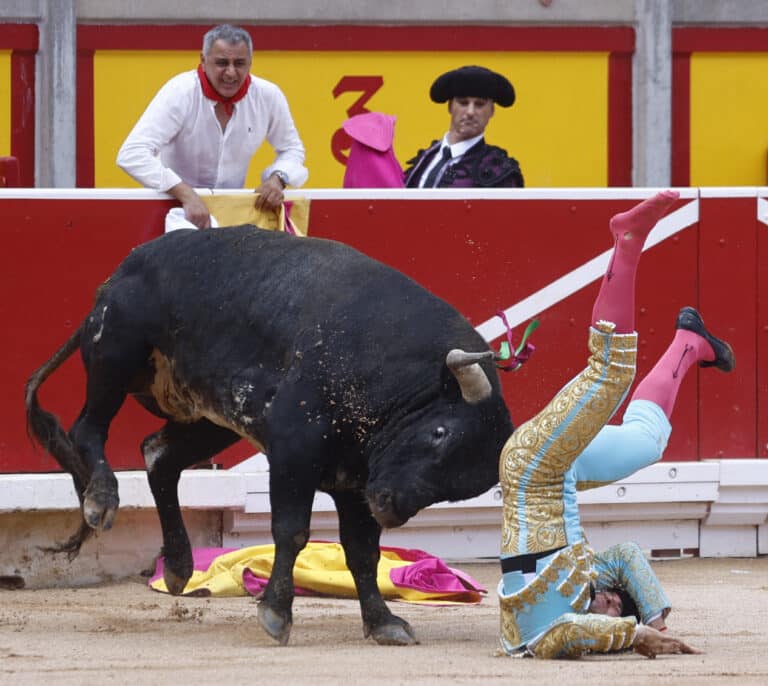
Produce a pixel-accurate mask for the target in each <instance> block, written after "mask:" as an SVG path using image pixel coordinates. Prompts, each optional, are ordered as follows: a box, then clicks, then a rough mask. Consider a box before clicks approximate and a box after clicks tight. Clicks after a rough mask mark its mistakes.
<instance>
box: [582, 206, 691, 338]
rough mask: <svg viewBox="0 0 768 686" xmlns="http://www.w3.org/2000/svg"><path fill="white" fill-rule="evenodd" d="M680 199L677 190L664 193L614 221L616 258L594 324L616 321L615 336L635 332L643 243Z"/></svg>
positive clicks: (605, 279)
mask: <svg viewBox="0 0 768 686" xmlns="http://www.w3.org/2000/svg"><path fill="white" fill-rule="evenodd" d="M678 197H680V194H679V193H677V192H676V191H663V192H661V193H657V194H656V195H655V196H653V197H652V198H648V199H647V200H643V202H641V203H640V204H639V205H636V206H635V207H633V208H632V209H630V210H627V211H626V212H622V213H621V214H617V215H615V216H614V217H613V218H612V219H611V222H610V230H611V233H612V234H613V236H614V240H615V243H614V246H613V255H612V256H611V261H610V263H609V264H608V269H607V271H606V273H605V276H604V277H603V282H602V284H601V285H600V292H599V293H598V295H597V300H595V305H594V308H593V310H592V323H593V324H594V323H596V322H598V321H600V320H603V321H609V322H613V323H614V324H615V325H616V329H615V331H616V333H631V332H632V331H634V330H635V275H636V273H637V264H638V262H639V261H640V255H641V254H642V252H643V244H644V243H645V239H646V238H647V237H648V234H649V233H650V232H651V229H653V227H654V226H656V222H658V221H659V219H661V218H662V217H663V216H664V215H665V214H666V212H667V210H668V209H669V208H670V207H671V206H672V204H673V203H674V202H675V200H677V199H678Z"/></svg>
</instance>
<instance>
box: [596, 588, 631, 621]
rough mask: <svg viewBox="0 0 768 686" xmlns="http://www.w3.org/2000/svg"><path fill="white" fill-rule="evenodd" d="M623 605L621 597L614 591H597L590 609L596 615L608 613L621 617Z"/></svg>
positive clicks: (611, 615) (610, 615)
mask: <svg viewBox="0 0 768 686" xmlns="http://www.w3.org/2000/svg"><path fill="white" fill-rule="evenodd" d="M623 609H624V608H623V607H622V603H621V598H620V597H619V594H618V593H615V592H614V591H597V592H596V593H595V597H594V599H593V600H592V602H591V603H590V604H589V611H590V612H591V613H593V614H596V615H608V616H609V617H621V611H622V610H623Z"/></svg>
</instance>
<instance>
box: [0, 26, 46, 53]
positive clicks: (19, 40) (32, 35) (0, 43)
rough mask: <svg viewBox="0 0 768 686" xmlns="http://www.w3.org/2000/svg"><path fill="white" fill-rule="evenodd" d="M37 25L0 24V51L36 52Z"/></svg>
mask: <svg viewBox="0 0 768 686" xmlns="http://www.w3.org/2000/svg"><path fill="white" fill-rule="evenodd" d="M37 46H38V31H37V24H0V50H33V51H34V50H37Z"/></svg>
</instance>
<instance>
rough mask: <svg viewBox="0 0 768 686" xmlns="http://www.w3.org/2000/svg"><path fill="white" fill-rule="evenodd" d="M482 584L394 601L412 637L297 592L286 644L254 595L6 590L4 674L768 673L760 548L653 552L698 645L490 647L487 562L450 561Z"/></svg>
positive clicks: (415, 676) (424, 678) (308, 677)
mask: <svg viewBox="0 0 768 686" xmlns="http://www.w3.org/2000/svg"><path fill="white" fill-rule="evenodd" d="M457 566H460V568H461V569H463V570H464V571H466V572H468V573H469V574H471V575H472V576H474V577H475V578H476V579H477V580H478V581H480V582H481V583H483V584H484V585H486V587H487V588H488V589H489V591H490V593H489V595H488V597H487V598H486V599H484V600H483V602H482V603H481V604H480V605H476V606H467V607H441V608H435V607H422V606H414V605H408V604H405V603H393V604H391V605H392V607H393V609H394V611H395V612H396V613H398V614H399V615H400V616H402V617H404V618H405V619H407V620H408V621H409V622H410V623H411V625H412V626H413V627H414V629H415V630H416V632H417V636H418V638H419V640H420V641H421V643H420V645H418V646H414V647H409V648H396V647H383V646H378V645H376V644H375V643H373V642H371V641H366V640H364V639H363V637H362V630H361V622H360V616H359V611H358V605H357V602H356V601H349V600H336V599H318V598H311V599H310V598H297V600H296V603H295V605H294V626H293V632H292V635H291V641H290V644H289V645H288V646H287V647H279V646H277V645H275V644H274V643H273V642H272V641H271V639H269V638H268V637H267V636H266V635H265V634H264V633H263V632H262V631H261V629H260V628H259V627H258V625H257V623H256V620H255V614H256V607H255V604H254V601H253V600H252V599H251V598H233V599H198V598H174V597H171V596H167V595H162V594H159V593H156V592H154V591H151V590H149V589H148V588H147V587H146V586H145V585H144V582H143V580H141V579H138V578H137V579H135V580H132V581H125V582H121V583H118V584H112V585H105V586H99V587H93V588H80V589H50V590H21V591H11V590H3V591H0V683H2V684H4V685H6V686H9V685H11V684H46V685H49V684H56V685H57V686H59V685H62V686H63V685H65V684H77V685H78V686H79V685H81V684H84V683H99V684H160V683H182V684H183V683H196V684H217V685H219V684H245V683H253V684H258V685H259V686H267V685H269V684H279V685H280V686H287V685H288V684H291V685H293V684H312V685H317V684H333V685H334V686H336V685H338V684H349V685H350V686H351V685H352V684H387V685H389V686H391V685H393V684H408V685H412V684H414V683H418V684H470V683H471V684H517V683H519V684H555V685H556V686H577V685H579V684H590V686H600V685H602V684H606V685H607V684H611V686H613V685H615V684H617V683H618V684H651V683H653V684H667V683H675V684H734V685H736V684H738V685H739V686H742V685H743V684H761V685H762V684H767V683H768V640H766V633H767V631H768V558H759V559H714V560H713V559H708V560H699V559H684V560H674V561H663V562H655V563H654V568H655V569H656V571H657V573H658V575H659V577H660V579H661V581H662V583H663V584H664V587H665V588H666V589H667V592H668V595H669V596H670V598H671V599H672V602H673V605H674V609H673V612H672V615H671V616H670V619H669V625H670V633H671V634H675V635H679V636H680V637H682V638H684V639H685V640H687V641H688V642H689V643H690V644H692V645H693V646H695V647H697V648H699V649H701V650H704V651H705V652H704V654H703V655H695V656H662V657H659V658H657V659H656V660H647V659H646V658H643V657H640V656H638V655H635V654H624V655H621V656H610V657H589V658H585V659H582V660H579V661H551V662H547V661H539V660H531V659H525V660H523V659H511V658H505V657H495V656H494V652H495V648H496V637H497V627H498V608H497V603H496V599H495V595H494V593H493V588H494V585H495V583H496V580H497V566H496V565H495V564H491V563H487V564H462V565H457Z"/></svg>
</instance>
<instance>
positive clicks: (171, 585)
mask: <svg viewBox="0 0 768 686" xmlns="http://www.w3.org/2000/svg"><path fill="white" fill-rule="evenodd" d="M190 576H191V575H190V574H187V575H186V576H184V575H179V574H176V573H175V572H174V571H173V570H171V569H169V568H168V567H167V566H165V567H163V581H165V587H166V588H167V589H168V593H170V594H171V595H181V594H182V593H184V588H185V587H186V585H187V581H189V577H190Z"/></svg>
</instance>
